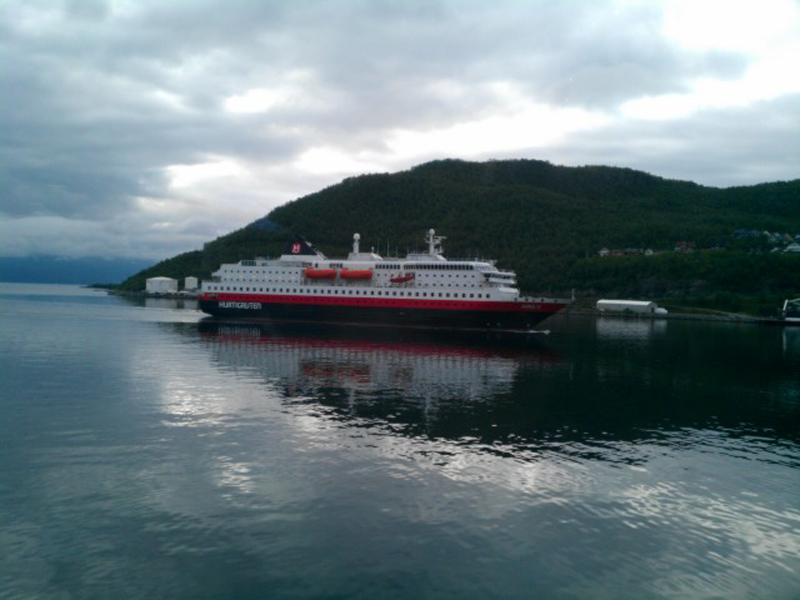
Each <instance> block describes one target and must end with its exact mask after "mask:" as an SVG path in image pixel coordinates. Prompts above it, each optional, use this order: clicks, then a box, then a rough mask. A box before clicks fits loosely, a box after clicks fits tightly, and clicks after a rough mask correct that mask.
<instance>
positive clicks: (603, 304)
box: [597, 300, 667, 315]
mask: <svg viewBox="0 0 800 600" xmlns="http://www.w3.org/2000/svg"><path fill="white" fill-rule="evenodd" d="M597 310H599V311H600V312H602V313H606V312H608V313H617V314H626V313H627V314H636V315H665V314H667V309H665V308H659V306H658V304H656V303H655V302H649V301H647V300H598V301H597Z"/></svg>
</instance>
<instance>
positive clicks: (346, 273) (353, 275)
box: [339, 269, 372, 279]
mask: <svg viewBox="0 0 800 600" xmlns="http://www.w3.org/2000/svg"><path fill="white" fill-rule="evenodd" d="M339 276H340V277H341V278H342V279H372V271H371V270H370V269H342V270H341V272H340V273H339Z"/></svg>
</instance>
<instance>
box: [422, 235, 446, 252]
mask: <svg viewBox="0 0 800 600" xmlns="http://www.w3.org/2000/svg"><path fill="white" fill-rule="evenodd" d="M446 239H447V237H445V236H443V235H436V232H435V231H434V230H433V229H429V230H428V234H427V235H426V236H425V241H426V242H428V254H430V255H431V256H437V255H439V254H441V253H442V252H443V250H442V240H446Z"/></svg>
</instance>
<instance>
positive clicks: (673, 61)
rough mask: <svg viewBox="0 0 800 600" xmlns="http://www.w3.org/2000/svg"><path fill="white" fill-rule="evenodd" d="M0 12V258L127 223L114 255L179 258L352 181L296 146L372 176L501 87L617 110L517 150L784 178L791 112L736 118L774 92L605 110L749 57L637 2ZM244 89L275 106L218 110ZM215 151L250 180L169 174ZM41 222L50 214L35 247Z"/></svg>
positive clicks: (205, 1)
mask: <svg viewBox="0 0 800 600" xmlns="http://www.w3.org/2000/svg"><path fill="white" fill-rule="evenodd" d="M0 10H3V18H2V19H0V40H1V41H0V44H1V45H2V48H1V49H2V53H3V57H4V68H3V69H2V71H0V84H1V85H2V89H3V90H4V91H5V92H4V93H5V98H4V106H5V107H6V108H5V109H4V110H3V111H0V136H2V145H3V148H5V149H6V152H5V158H4V160H3V161H2V164H1V165H0V179H1V180H2V183H0V186H2V187H1V188H0V192H2V195H1V196H0V213H2V219H5V220H6V221H9V222H16V223H17V225H19V226H20V231H22V230H23V229H24V231H25V236H24V244H23V243H22V242H21V241H20V240H21V239H22V238H19V239H18V241H20V243H18V244H17V245H16V246H14V247H13V248H12V247H11V245H10V243H3V242H0V243H3V244H4V245H3V246H0V254H2V253H4V252H5V253H9V252H14V253H19V252H35V251H44V250H46V248H47V245H48V243H49V242H48V239H52V229H53V228H54V227H57V226H59V224H60V226H64V227H67V223H68V222H73V221H74V223H76V225H75V226H74V227H70V228H69V230H70V232H74V233H75V235H74V236H73V237H74V238H75V239H78V238H79V237H80V233H81V232H85V233H86V234H87V235H89V232H90V231H94V235H95V236H98V237H103V235H105V233H104V234H103V235H100V234H98V232H100V231H102V232H111V231H115V229H114V228H115V227H116V226H117V224H118V223H119V219H120V215H125V222H128V223H130V224H131V225H130V230H131V233H130V236H131V239H126V240H124V241H122V240H121V237H120V236H125V235H126V234H117V233H114V234H113V235H109V239H115V238H116V240H117V243H118V244H119V245H120V248H119V249H118V250H117V251H118V252H119V253H121V254H124V255H131V254H132V253H133V254H135V253H136V252H137V250H136V248H137V247H138V248H140V250H139V251H140V252H141V253H142V254H143V255H145V254H146V255H147V256H152V255H153V254H152V249H153V246H152V245H151V246H145V245H144V243H145V241H147V243H150V244H153V240H154V239H156V238H157V236H156V235H155V234H153V235H151V231H166V232H168V233H169V235H170V236H171V239H172V240H173V243H172V244H170V243H166V242H159V243H158V244H157V245H158V247H159V248H160V250H159V251H163V252H170V253H171V252H173V251H177V250H182V249H189V248H190V247H192V246H187V245H189V244H194V245H195V246H196V245H199V244H200V243H201V242H202V241H204V240H206V239H208V238H210V237H213V236H214V235H217V234H218V233H222V232H224V231H225V230H226V229H223V230H221V231H220V230H219V228H220V227H228V228H233V227H236V226H241V225H243V224H244V223H246V222H247V221H248V220H249V219H250V218H255V217H257V216H260V215H261V214H264V213H266V212H267V211H268V210H269V209H270V208H271V207H272V206H274V205H276V204H278V203H280V202H283V201H286V200H288V199H290V198H292V197H296V196H298V195H301V194H303V193H307V192H310V191H313V190H314V189H316V187H312V186H321V185H327V184H330V183H334V182H335V181H336V180H337V177H339V176H340V175H341V176H344V175H350V174H355V173H351V172H342V173H339V174H337V175H335V176H333V175H329V176H325V175H322V174H320V173H313V172H303V170H302V168H300V167H298V166H297V165H298V164H299V163H298V158H299V157H301V156H304V153H306V152H307V151H309V150H311V149H313V148H325V147H335V148H338V149H339V150H340V151H342V152H346V153H352V154H353V155H356V154H359V153H360V154H363V153H367V154H369V155H370V156H371V157H373V162H377V163H378V164H379V165H383V168H385V169H390V168H399V167H407V166H410V164H407V163H408V161H412V162H415V160H416V159H415V157H393V156H392V155H391V150H390V138H391V135H392V134H393V132H397V131H399V130H412V131H418V132H422V131H425V130H428V129H438V130H441V129H446V128H448V127H450V126H454V125H457V124H459V123H464V122H469V121H475V120H480V119H485V118H488V117H491V116H493V115H496V114H507V113H508V112H509V110H511V109H510V108H509V102H511V101H510V100H509V99H508V98H505V97H504V96H503V94H502V93H498V92H497V86H498V85H501V86H502V85H506V86H511V88H513V89H514V90H516V92H515V93H517V94H518V95H519V96H520V97H521V98H524V99H525V101H527V102H531V103H537V104H539V105H550V106H553V107H555V108H557V109H581V110H586V111H593V112H594V113H598V114H605V115H606V116H607V117H608V118H610V119H611V123H610V124H609V125H607V126H605V127H604V128H597V129H593V130H590V131H579V132H577V133H572V134H570V136H569V137H568V138H566V139H565V140H564V141H563V142H557V143H554V144H553V145H551V146H550V147H548V148H541V147H536V148H530V149H526V148H519V149H517V150H516V151H515V149H510V151H509V155H510V156H515V157H519V156H520V155H523V156H525V155H528V156H534V155H535V156H537V157H539V158H545V159H550V160H554V161H556V162H564V163H567V164H581V163H588V162H593V163H608V162H614V163H615V164H621V165H624V166H631V167H638V168H646V169H647V170H650V171H651V172H654V173H657V174H665V175H669V176H672V177H679V178H686V179H689V178H694V179H697V180H700V181H703V182H712V183H714V182H716V183H720V184H726V183H731V184H732V183H745V182H750V183H752V182H756V181H760V180H762V179H763V178H788V175H787V174H791V173H792V172H793V169H795V167H794V166H793V165H791V164H789V159H788V158H787V156H788V153H787V152H785V151H782V152H781V151H777V150H776V149H775V148H773V147H770V145H769V142H768V141H767V140H768V139H775V138H774V137H773V136H776V135H777V136H780V137H781V138H782V139H783V140H784V141H783V143H785V144H787V147H792V148H796V145H797V142H796V140H797V139H798V136H797V130H798V128H800V125H799V124H798V123H797V121H796V119H791V118H790V119H789V123H788V127H786V125H787V123H785V122H783V123H781V124H780V125H778V126H776V125H774V123H771V122H770V121H769V120H767V121H766V122H765V121H764V119H763V118H758V119H757V118H754V117H753V116H751V115H756V114H758V115H763V114H764V113H763V112H761V111H763V110H765V109H769V110H773V111H780V114H794V112H793V111H792V108H791V103H790V101H789V100H787V99H784V98H778V99H777V100H775V101H774V104H771V105H769V106H767V105H762V106H760V107H759V106H756V107H752V108H743V109H738V111H735V110H732V109H731V110H729V109H725V110H722V111H711V112H701V113H697V114H696V115H693V116H691V117H690V118H687V119H684V120H682V121H680V122H668V121H649V122H635V123H634V122H630V121H628V120H625V119H623V118H620V116H619V112H618V111H619V106H620V105H621V104H622V103H624V102H625V101H628V100H631V99H635V98H640V97H642V96H648V95H650V96H655V95H659V94H668V93H676V94H679V93H684V92H686V91H687V90H688V89H689V87H688V86H689V83H690V82H691V81H692V80H694V79H697V78H700V77H708V78H716V79H722V80H725V79H736V78H738V77H740V76H741V75H742V73H743V72H744V71H745V69H746V68H747V67H748V65H749V64H750V63H749V58H748V57H747V56H745V55H744V54H743V53H736V52H731V51H724V52H723V51H719V50H717V51H711V50H705V51H700V50H694V51H691V52H689V51H687V50H686V49H682V48H680V47H678V46H676V45H675V44H674V43H672V42H670V41H669V40H667V39H665V38H664V37H663V35H661V26H662V22H661V11H660V7H659V6H658V5H654V4H652V3H647V2H645V3H641V4H636V3H633V4H627V3H624V4H620V3H615V2H608V3H605V2H597V3H595V2H591V3H590V2H586V3H582V2H581V3H573V2H558V3H556V2H549V1H547V2H545V1H541V2H521V1H520V2H514V1H507V2H493V3H486V2H477V1H469V2H466V1H437V2H423V1H421V0H420V1H412V2H396V1H385V2H374V1H367V0H361V1H349V2H344V1H343V2H317V1H308V2H288V1H271V2H270V1H264V2H254V1H251V0H228V1H226V2H221V1H220V0H191V1H188V0H186V1H175V2H136V3H127V2H121V1H120V2H112V1H108V2H104V1H101V0H91V1H90V0H72V1H63V2H56V1H52V0H46V1H45V0H40V1H35V0H26V1H24V2H23V1H22V0H10V1H8V2H6V3H5V4H4V6H3V7H2V9H0ZM252 90H261V92H262V93H263V94H266V95H267V96H266V97H267V99H269V98H274V99H275V102H274V104H273V105H272V106H270V107H268V109H267V110H264V111H261V112H250V113H248V112H240V113H235V112H231V111H229V110H226V102H228V101H229V100H230V98H232V97H237V96H240V97H241V96H243V95H245V94H247V93H248V92H249V91H252ZM269 94H272V96H269ZM516 101H521V100H520V99H519V98H517V100H516ZM750 111H752V112H750ZM730 119H735V120H736V121H738V122H739V123H740V124H741V123H742V122H744V123H745V126H744V127H740V126H733V125H732V124H731V121H730ZM731 140H736V143H731ZM754 148H758V149H759V150H760V151H761V152H762V154H760V155H758V157H757V158H755V159H754V158H753V156H752V155H751V154H750V152H751V151H752V149H754ZM491 154H492V155H493V156H497V155H498V153H497V152H494V153H491ZM500 154H502V152H501V153H500ZM693 154H695V155H697V156H698V157H699V159H698V160H690V159H687V156H691V155H693ZM488 155H489V153H487V156H488ZM794 155H795V156H796V155H797V153H795V154H794ZM418 156H419V158H420V159H422V158H423V157H427V155H426V153H425V152H424V149H421V150H420V152H419V153H418ZM219 160H223V161H224V160H233V161H235V162H236V163H237V164H239V165H244V167H242V168H245V169H246V171H247V173H249V179H247V178H240V179H236V178H232V179H225V178H224V177H223V178H222V179H219V181H217V182H216V183H209V184H208V185H206V186H194V187H191V186H190V188H182V189H178V188H177V187H176V186H175V185H171V183H173V184H174V182H172V181H171V179H170V171H168V167H170V166H173V165H193V164H203V163H213V162H214V161H219ZM196 175H197V174H196ZM199 175H200V176H202V175H203V173H202V172H200V173H199ZM257 178H258V179H257ZM187 190H188V191H187ZM142 198H145V199H150V200H148V201H147V202H144V203H143V202H142V200H141V199H142ZM148 202H149V204H148ZM169 207H173V208H169ZM181 210H185V211H186V212H185V213H181ZM148 211H149V212H148ZM215 211H216V212H215ZM237 219H239V220H238V221H237ZM37 223H39V224H42V225H43V224H45V223H46V225H47V226H46V227H44V226H43V228H42V230H41V231H42V235H41V237H40V238H37V236H36V227H37ZM187 223H189V224H190V225H187ZM23 225H24V227H23ZM18 237H19V236H18ZM67 238H70V236H66V238H65V239H67ZM37 240H38V241H37ZM137 240H139V241H138V242H137ZM123 246H124V247H123ZM76 247H77V246H76ZM23 248H24V249H23ZM59 251H60V252H64V249H63V248H60V249H59Z"/></svg>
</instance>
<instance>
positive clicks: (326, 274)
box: [303, 268, 336, 279]
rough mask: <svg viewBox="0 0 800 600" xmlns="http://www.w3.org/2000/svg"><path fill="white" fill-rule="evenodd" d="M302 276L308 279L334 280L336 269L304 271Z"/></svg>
mask: <svg viewBox="0 0 800 600" xmlns="http://www.w3.org/2000/svg"><path fill="white" fill-rule="evenodd" d="M303 274H304V275H305V276H306V277H308V278H309V279H336V269H311V268H309V269H306V270H305V271H303Z"/></svg>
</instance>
